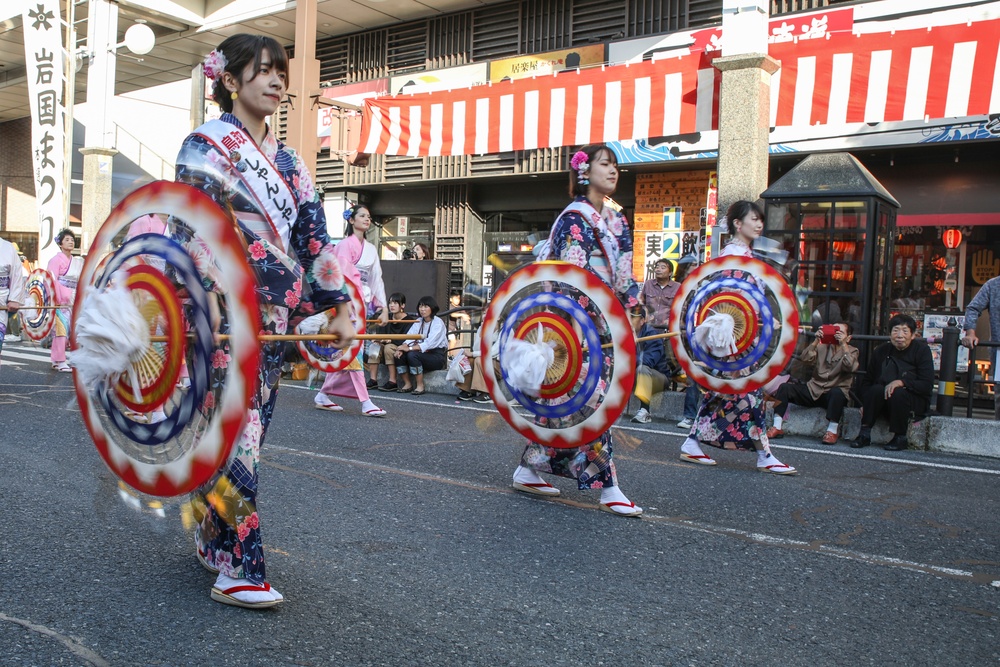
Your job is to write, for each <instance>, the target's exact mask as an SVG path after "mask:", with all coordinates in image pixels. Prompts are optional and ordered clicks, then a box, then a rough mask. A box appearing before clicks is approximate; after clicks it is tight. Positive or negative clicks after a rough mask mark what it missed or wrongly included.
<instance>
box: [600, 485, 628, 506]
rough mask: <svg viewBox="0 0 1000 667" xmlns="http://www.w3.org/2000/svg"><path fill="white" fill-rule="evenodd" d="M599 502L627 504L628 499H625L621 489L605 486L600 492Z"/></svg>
mask: <svg viewBox="0 0 1000 667" xmlns="http://www.w3.org/2000/svg"><path fill="white" fill-rule="evenodd" d="M601 502H602V503H626V504H627V503H629V502H630V501H629V499H628V498H626V497H625V494H624V493H622V491H621V489H619V488H618V487H617V486H606V487H604V490H603V491H601Z"/></svg>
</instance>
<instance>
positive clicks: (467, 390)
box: [455, 325, 493, 403]
mask: <svg viewBox="0 0 1000 667" xmlns="http://www.w3.org/2000/svg"><path fill="white" fill-rule="evenodd" d="M482 331H483V327H482V325H480V326H479V328H478V329H476V333H475V335H474V336H473V339H472V347H471V348H469V349H468V350H464V351H463V356H465V357H466V362H468V363H470V367H469V372H468V373H465V374H464V376H463V378H462V380H461V382H456V383H455V386H456V387H457V388H458V390H459V392H458V400H460V401H475V402H476V403H492V402H493V399H492V398H490V392H489V390H488V389H487V388H486V382H484V381H483V364H482V358H481V357H480V352H481V350H480V347H479V341H480V340H481V339H480V336H481V335H482Z"/></svg>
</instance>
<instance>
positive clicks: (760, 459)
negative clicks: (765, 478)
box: [757, 450, 782, 468]
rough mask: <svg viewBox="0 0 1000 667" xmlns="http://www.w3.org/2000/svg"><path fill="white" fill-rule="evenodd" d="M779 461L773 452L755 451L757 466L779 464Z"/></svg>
mask: <svg viewBox="0 0 1000 667" xmlns="http://www.w3.org/2000/svg"><path fill="white" fill-rule="evenodd" d="M780 465H782V463H781V461H779V460H778V457H777V456H775V455H774V454H771V453H769V452H765V451H763V450H762V451H759V452H757V467H758V468H763V467H764V466H780Z"/></svg>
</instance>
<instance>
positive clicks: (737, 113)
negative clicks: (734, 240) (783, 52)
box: [712, 53, 780, 214]
mask: <svg viewBox="0 0 1000 667" xmlns="http://www.w3.org/2000/svg"><path fill="white" fill-rule="evenodd" d="M712 64H713V65H715V67H716V68H717V69H718V70H719V71H721V72H722V85H721V90H720V94H719V212H720V214H721V213H724V212H725V210H726V208H728V207H729V205H730V204H732V203H733V202H734V201H738V200H740V199H748V200H750V201H755V200H756V199H757V198H758V197H760V193H761V192H763V191H764V190H766V189H767V186H768V183H767V165H768V152H767V151H768V131H769V129H770V127H769V124H770V117H771V75H772V74H773V73H774V72H776V71H778V68H779V67H780V65H779V63H778V61H777V60H775V59H774V58H772V57H770V56H769V55H767V54H764V53H750V54H743V55H735V56H723V57H721V58H716V59H715V60H713V61H712Z"/></svg>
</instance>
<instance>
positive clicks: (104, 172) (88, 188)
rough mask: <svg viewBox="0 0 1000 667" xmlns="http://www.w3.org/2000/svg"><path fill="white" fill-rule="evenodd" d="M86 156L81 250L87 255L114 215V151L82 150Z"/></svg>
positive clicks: (84, 162)
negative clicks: (100, 230)
mask: <svg viewBox="0 0 1000 667" xmlns="http://www.w3.org/2000/svg"><path fill="white" fill-rule="evenodd" d="M80 153H81V154H82V155H83V216H82V217H83V238H82V239H80V247H81V248H82V249H83V250H84V252H86V251H87V250H88V249H89V248H90V242H91V241H93V240H94V237H95V236H96V235H97V231H98V230H99V229H100V228H101V225H103V224H104V221H105V220H107V219H108V214H109V213H111V176H112V175H113V173H114V170H113V169H112V167H111V163H112V160H113V159H114V156H115V155H117V154H118V151H116V150H115V149H113V148H81V149H80Z"/></svg>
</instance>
